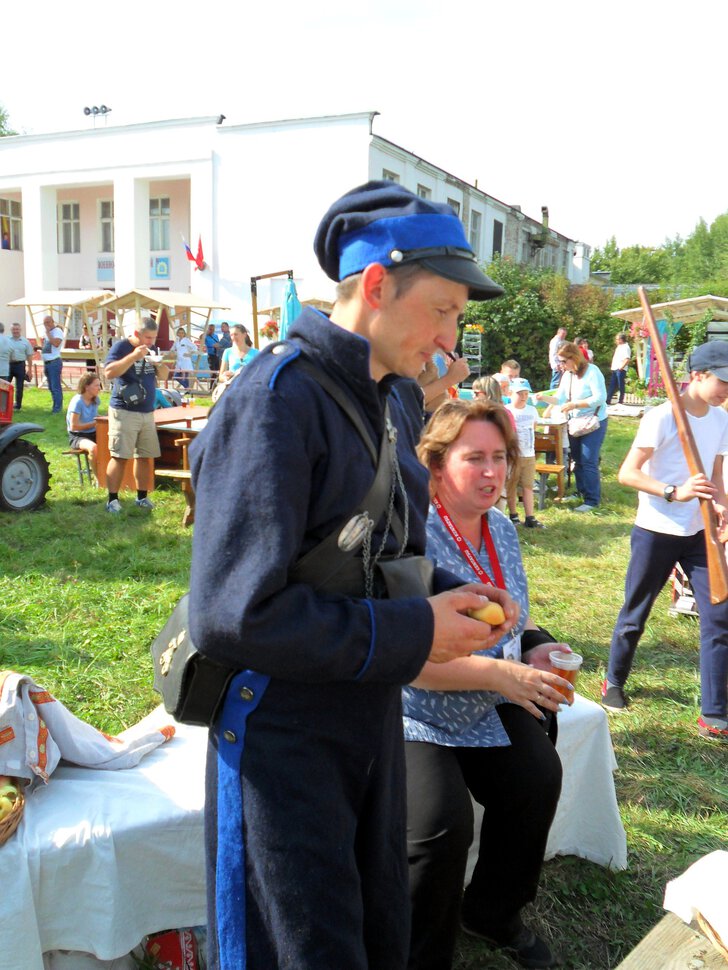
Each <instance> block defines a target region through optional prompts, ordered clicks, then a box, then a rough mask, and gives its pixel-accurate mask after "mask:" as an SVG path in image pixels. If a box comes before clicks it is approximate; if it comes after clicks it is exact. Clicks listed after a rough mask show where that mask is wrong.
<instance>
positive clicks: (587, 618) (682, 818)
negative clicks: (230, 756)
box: [0, 389, 728, 970]
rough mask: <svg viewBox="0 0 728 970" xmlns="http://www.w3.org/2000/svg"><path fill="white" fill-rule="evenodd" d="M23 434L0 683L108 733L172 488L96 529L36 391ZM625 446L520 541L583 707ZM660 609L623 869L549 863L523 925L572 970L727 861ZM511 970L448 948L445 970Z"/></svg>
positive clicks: (609, 592) (616, 544)
mask: <svg viewBox="0 0 728 970" xmlns="http://www.w3.org/2000/svg"><path fill="white" fill-rule="evenodd" d="M69 398H70V395H69V394H66V403H67V402H68V400H69ZM105 404H106V399H105V400H104V406H103V408H102V410H105ZM22 418H23V420H25V421H37V422H38V423H39V424H42V425H44V427H45V429H46V430H45V432H44V433H43V434H42V435H36V436H33V437H32V440H34V441H35V442H36V443H37V444H38V445H39V446H40V447H42V449H43V451H44V452H45V454H46V457H47V458H48V460H49V462H50V466H51V474H52V479H51V486H52V488H51V491H50V493H49V495H48V502H47V505H46V506H45V507H44V508H42V509H40V510H39V511H37V512H34V513H29V514H25V515H12V514H1V513H0V563H1V564H2V565H1V567H0V568H1V569H2V573H3V583H2V590H3V593H2V597H1V598H0V668H3V667H5V668H7V667H10V668H13V669H16V670H20V671H23V672H25V673H28V674H30V675H31V676H32V677H33V678H35V679H36V680H37V681H38V682H39V683H41V684H42V685H43V686H44V687H47V688H49V689H50V690H51V691H52V692H53V693H54V694H55V695H56V696H57V697H58V698H59V699H60V700H62V701H63V702H64V703H65V704H67V705H68V707H69V708H71V710H73V711H74V713H76V714H78V715H79V716H80V717H82V718H84V719H85V720H88V721H90V722H91V723H93V724H95V725H96V726H97V727H99V728H102V729H103V730H106V731H111V732H115V731H119V730H121V729H122V728H124V727H128V726H129V725H131V724H133V723H134V722H136V721H137V720H138V719H139V718H140V717H141V716H143V715H144V714H146V713H148V712H149V711H150V710H151V709H152V708H153V707H154V706H155V705H156V703H157V695H156V694H154V692H153V691H152V688H151V680H152V677H151V668H150V662H149V659H148V644H149V643H150V641H151V640H152V639H153V637H154V636H155V634H156V633H157V632H158V631H159V629H160V628H161V626H162V625H163V623H164V620H165V619H166V617H167V616H168V614H169V612H170V611H171V609H172V607H173V606H174V603H175V602H176V600H177V599H178V597H179V596H180V595H181V594H182V593H183V592H184V590H185V589H186V586H187V581H188V575H189V561H190V543H191V532H190V530H185V529H184V528H183V527H182V524H181V523H182V512H183V509H184V499H183V497H182V494H181V492H180V490H179V488H178V487H177V486H175V485H170V486H169V487H163V488H160V489H158V490H157V491H156V492H155V493H154V495H153V499H154V502H155V504H156V509H155V511H154V512H153V513H152V514H151V515H150V514H148V513H145V512H143V511H142V510H138V509H135V508H134V507H133V502H131V501H130V500H129V499H127V500H126V502H125V503H124V504H125V508H124V512H123V514H122V515H120V516H110V515H108V514H107V513H106V511H105V508H104V502H105V493H104V492H102V491H98V490H96V489H93V488H90V487H89V486H88V485H86V486H85V487H81V486H80V485H79V483H78V476H77V473H76V465H75V461H74V460H73V459H72V458H69V457H63V456H62V455H61V451H63V450H64V449H65V448H66V447H67V438H66V433H65V418H64V416H63V415H51V414H50V395H49V394H48V392H47V391H38V390H34V389H30V390H27V391H26V398H25V401H24V406H23V411H22ZM635 429H636V421H634V420H633V419H627V418H621V419H615V418H612V419H610V423H609V432H608V435H607V439H606V443H605V448H604V451H603V458H602V474H603V482H604V495H603V502H604V508H603V509H602V510H600V511H599V512H598V513H596V514H594V515H586V516H579V515H574V514H573V513H571V512H569V511H568V510H567V509H561V508H558V507H556V506H554V505H550V506H549V507H548V508H547V509H546V510H545V511H544V512H543V513H540V517H541V518H542V519H543V521H544V523H545V524H546V526H547V528H546V529H545V530H544V531H543V532H537V531H535V530H534V531H532V532H524V533H522V539H521V543H522V547H523V551H524V557H525V561H526V568H527V571H528V575H529V581H530V592H531V613H532V616H533V617H534V619H535V620H536V621H537V622H538V623H540V624H542V625H544V626H546V627H548V629H549V630H550V631H551V632H552V633H553V634H554V635H555V636H557V637H558V638H559V639H562V640H564V641H566V642H567V643H569V644H571V646H572V647H573V649H575V650H577V651H578V652H579V653H582V654H583V655H584V657H585V668H584V670H583V671H582V673H581V675H580V682H579V689H580V691H581V693H583V694H584V695H585V696H587V697H589V698H591V699H592V700H598V698H599V684H600V681H601V679H602V678H603V676H604V671H605V665H606V660H607V654H608V649H609V640H610V637H611V632H612V627H613V624H614V620H615V618H616V615H617V612H618V610H619V607H620V605H621V597H622V585H623V581H624V573H625V569H626V565H627V558H628V554H629V531H630V527H631V523H632V519H633V516H634V508H635V496H634V494H633V493H632V492H631V491H630V490H627V489H623V488H621V487H620V486H619V485H618V484H617V482H616V472H617V469H618V467H619V464H620V462H621V460H622V458H623V456H624V454H625V453H626V451H627V449H628V447H629V444H630V442H631V440H632V437H633V435H634V432H635ZM668 601H669V597H668V594H667V592H663V593H662V594H661V596H660V598H659V600H658V602H657V605H656V606H655V609H654V611H653V614H652V617H651V620H650V624H649V626H648V629H647V630H646V632H645V635H644V637H643V640H642V643H641V645H640V648H639V651H638V653H637V660H636V665H635V669H634V672H633V674H632V677H631V679H630V682H629V693H630V695H631V697H632V699H633V703H632V707H631V708H630V710H629V711H628V712H627V713H626V714H624V715H621V716H617V717H613V718H612V719H611V722H610V724H611V728H612V737H613V741H614V746H615V750H616V754H617V760H618V762H619V772H618V773H617V775H616V784H617V795H618V799H619V803H620V808H621V812H622V819H623V821H624V825H625V829H626V831H627V841H628V849H629V869H628V870H627V871H626V872H623V873H613V872H609V871H607V870H606V869H603V868H601V867H600V866H597V865H594V864H592V863H589V862H585V861H583V860H580V859H575V858H571V857H566V858H559V859H556V860H553V861H551V862H549V863H547V864H546V867H545V870H544V877H543V881H542V888H541V891H540V894H539V899H538V901H537V903H536V904H535V906H534V907H533V912H532V913H531V914H529V916H530V919H531V921H532V922H533V924H534V925H535V926H540V928H541V929H542V931H543V932H544V933H545V935H546V936H547V937H548V938H549V939H551V940H552V941H553V942H554V943H555V944H556V945H557V946H558V947H559V948H560V949H561V951H562V952H563V955H564V957H565V960H564V966H566V967H571V968H573V970H602V968H604V970H606V968H610V967H615V966H616V965H617V964H618V963H619V962H620V960H621V959H622V958H623V957H624V955H625V954H626V953H627V952H628V951H629V950H630V949H631V948H632V947H633V946H635V944H636V943H637V942H638V941H639V940H640V939H641V937H642V936H643V935H644V934H645V933H646V932H647V931H648V929H650V928H651V926H653V925H654V924H655V923H656V922H657V921H658V920H659V919H660V918H661V916H662V913H663V911H662V906H661V904H662V894H663V890H664V886H665V883H666V882H667V881H668V880H669V879H671V878H672V877H673V876H675V875H677V874H678V873H680V872H682V871H683V870H684V869H685V868H686V867H687V866H688V865H689V864H690V863H691V862H693V861H694V860H695V859H696V858H698V857H699V856H700V855H703V854H704V853H706V852H709V851H711V850H713V849H716V848H721V847H723V848H724V847H725V843H726V832H727V831H728V781H727V780H726V779H727V778H728V772H727V771H726V769H727V768H728V748H727V747H720V746H719V745H713V744H710V743H709V742H706V741H703V740H700V739H699V738H698V736H697V734H696V730H695V720H696V718H697V716H698V713H699V707H698V698H699V689H700V684H699V678H698V673H697V659H698V658H697V643H698V636H697V621H696V620H694V619H691V618H688V617H679V618H671V617H669V616H668V613H667V607H668ZM512 966H515V965H514V964H512V962H511V961H510V960H508V959H506V958H504V957H502V956H500V955H497V954H493V953H492V952H491V951H490V950H488V949H487V948H485V947H484V946H482V945H481V944H479V943H477V942H474V941H471V940H469V939H467V938H463V939H462V940H461V946H460V949H459V953H458V959H457V962H456V967H457V970H476V968H477V970H482V968H484V967H490V968H493V970H498V968H507V967H512Z"/></svg>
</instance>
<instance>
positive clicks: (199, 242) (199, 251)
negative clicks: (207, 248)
mask: <svg viewBox="0 0 728 970" xmlns="http://www.w3.org/2000/svg"><path fill="white" fill-rule="evenodd" d="M195 264H196V265H197V268H198V269H204V268H205V257H204V256H203V255H202V236H199V237H198V239H197V258H196V259H195Z"/></svg>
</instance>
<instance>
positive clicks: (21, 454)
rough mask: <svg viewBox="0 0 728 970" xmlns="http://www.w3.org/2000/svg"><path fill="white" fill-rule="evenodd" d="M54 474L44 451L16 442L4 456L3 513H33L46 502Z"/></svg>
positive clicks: (0, 460) (0, 473) (0, 468)
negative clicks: (50, 480)
mask: <svg viewBox="0 0 728 970" xmlns="http://www.w3.org/2000/svg"><path fill="white" fill-rule="evenodd" d="M49 479H50V473H49V470H48V462H47V461H46V458H45V455H44V454H43V452H42V451H41V450H40V449H39V448H37V447H36V446H35V445H32V444H31V443H30V442H29V441H21V440H19V439H16V440H15V441H13V443H12V444H10V445H8V447H7V448H6V449H5V451H3V453H2V454H0V510H2V511H5V512H30V511H32V510H33V509H37V508H38V507H39V506H41V505H42V504H43V503H44V502H45V496H46V492H47V491H48V489H49V487H50V485H49Z"/></svg>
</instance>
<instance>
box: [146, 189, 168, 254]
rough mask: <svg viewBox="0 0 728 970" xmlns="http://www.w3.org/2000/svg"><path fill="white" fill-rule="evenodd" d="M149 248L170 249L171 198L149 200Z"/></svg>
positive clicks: (153, 249)
mask: <svg viewBox="0 0 728 970" xmlns="http://www.w3.org/2000/svg"><path fill="white" fill-rule="evenodd" d="M149 248H150V249H151V250H152V252H155V251H157V250H160V249H164V250H168V249H169V198H164V199H150V200H149Z"/></svg>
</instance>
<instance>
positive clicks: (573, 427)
mask: <svg viewBox="0 0 728 970" xmlns="http://www.w3.org/2000/svg"><path fill="white" fill-rule="evenodd" d="M566 428H567V430H568V432H569V434H570V435H571V437H572V438H581V437H582V436H583V435H585V434H591V433H592V431H596V430H597V429H598V428H599V418H598V417H597V416H596V414H585V415H583V416H580V417H578V418H569V420H568V421H567V422H566Z"/></svg>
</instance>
